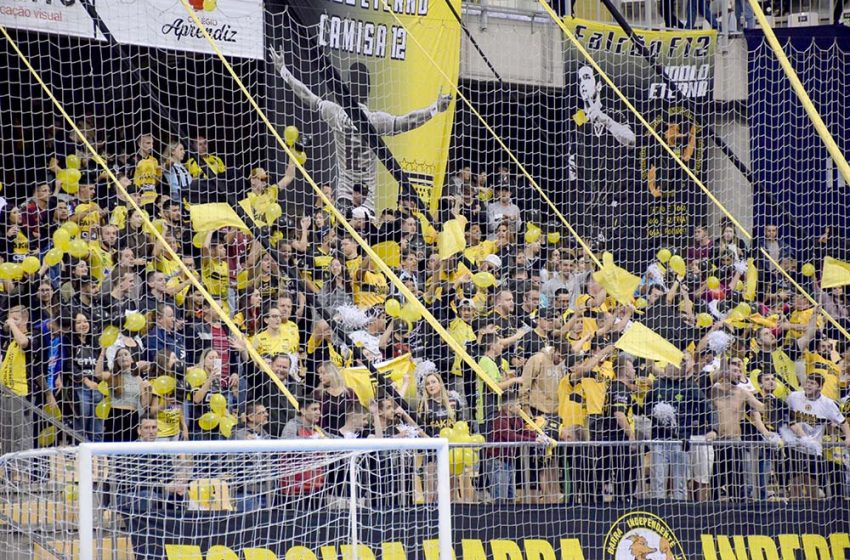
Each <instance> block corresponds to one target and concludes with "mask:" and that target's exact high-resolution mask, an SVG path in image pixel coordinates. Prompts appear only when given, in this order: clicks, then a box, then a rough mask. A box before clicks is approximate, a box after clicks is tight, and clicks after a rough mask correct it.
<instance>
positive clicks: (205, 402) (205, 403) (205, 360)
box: [184, 348, 238, 439]
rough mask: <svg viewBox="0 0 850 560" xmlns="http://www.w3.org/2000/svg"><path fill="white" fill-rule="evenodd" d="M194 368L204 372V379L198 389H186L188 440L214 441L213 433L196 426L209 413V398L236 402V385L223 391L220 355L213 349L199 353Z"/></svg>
mask: <svg viewBox="0 0 850 560" xmlns="http://www.w3.org/2000/svg"><path fill="white" fill-rule="evenodd" d="M195 367H196V368H199V369H202V370H203V371H204V374H205V375H206V379H205V380H204V382H203V383H202V384H201V385H200V386H199V387H198V388H195V389H193V388H187V391H186V401H185V413H184V416H185V418H186V423H187V425H188V427H189V437H190V439H216V435H215V433H214V432H212V431H205V430H203V429H202V428H201V427H200V425H198V419H199V418H200V417H201V416H203V415H204V414H205V413H207V412H210V406H209V404H210V398H211V397H212V396H213V395H215V394H218V393H221V394H223V395H224V396H225V398H227V401H228V405H230V404H231V403H233V402H236V399H237V397H238V384H233V385H231V387H230V390H229V391H226V390H223V387H222V383H221V354H219V352H218V350H215V349H213V348H207V349H206V350H204V351H203V352H202V353H201V359H200V361H199V362H198V364H197V365H196V366H195ZM228 408H230V407H228Z"/></svg>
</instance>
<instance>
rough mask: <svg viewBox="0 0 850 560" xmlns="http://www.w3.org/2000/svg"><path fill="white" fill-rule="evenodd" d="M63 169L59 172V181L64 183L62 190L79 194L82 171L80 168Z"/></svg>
mask: <svg viewBox="0 0 850 560" xmlns="http://www.w3.org/2000/svg"><path fill="white" fill-rule="evenodd" d="M62 171H64V173H62ZM62 171H60V172H59V176H58V177H59V182H60V183H62V190H63V191H65V192H66V193H68V194H77V192H78V191H79V190H80V178H81V177H82V173H80V170H79V169H63V170H62Z"/></svg>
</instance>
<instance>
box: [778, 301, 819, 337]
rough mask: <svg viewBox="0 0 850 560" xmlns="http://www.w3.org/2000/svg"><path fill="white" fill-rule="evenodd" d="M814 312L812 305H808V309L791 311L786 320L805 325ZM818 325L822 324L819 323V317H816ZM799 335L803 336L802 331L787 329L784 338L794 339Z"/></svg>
mask: <svg viewBox="0 0 850 560" xmlns="http://www.w3.org/2000/svg"><path fill="white" fill-rule="evenodd" d="M814 312H815V308H814V307H810V308H808V309H803V310H802V311H792V312H791V316H790V317H789V318H788V320H789V321H790V322H791V323H796V324H798V325H806V324H808V322H809V321H810V320H811V319H812V314H813V313H814ZM818 326H819V327H820V326H822V325H821V319H818ZM801 336H803V331H795V330H789V331H788V332H787V333H786V334H785V340H786V341H791V340H796V339H798V338H800V337H801Z"/></svg>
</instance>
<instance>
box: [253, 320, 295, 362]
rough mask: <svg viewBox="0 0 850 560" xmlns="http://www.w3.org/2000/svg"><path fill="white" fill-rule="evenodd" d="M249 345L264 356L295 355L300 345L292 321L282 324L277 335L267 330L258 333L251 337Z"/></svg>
mask: <svg viewBox="0 0 850 560" xmlns="http://www.w3.org/2000/svg"><path fill="white" fill-rule="evenodd" d="M251 343H252V344H253V345H254V348H256V349H257V352H259V353H260V354H263V355H265V356H274V355H275V354H294V353H297V352H298V346H299V344H300V336H299V334H298V325H296V324H295V323H294V322H292V321H287V322H285V323H282V324H281V325H280V332H279V333H278V334H277V335H273V334H272V333H270V332H269V331H268V330H264V331H260V332H258V333H257V334H255V335H254V336H252V337H251Z"/></svg>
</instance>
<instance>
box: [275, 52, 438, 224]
mask: <svg viewBox="0 0 850 560" xmlns="http://www.w3.org/2000/svg"><path fill="white" fill-rule="evenodd" d="M269 52H270V53H271V57H272V62H274V66H275V70H276V71H277V72H278V73H279V74H280V76H281V77H282V78H283V81H284V82H286V83H287V85H288V86H289V87H290V88H292V91H293V93H295V95H296V97H298V99H300V100H301V102H302V103H304V104H305V105H307V106H308V107H309V108H310V109H311V110H313V111H318V112H319V114H320V115H321V117H322V120H323V121H325V122H326V123H328V125H329V126H330V127H331V129H332V130H333V133H334V143H335V144H336V161H337V169H338V171H337V173H338V177H337V188H336V195H337V201H338V202H339V203H340V204H339V206H341V207H343V209H345V208H346V207H350V206H351V191H352V187H353V186H354V185H355V184H363V185H367V186H368V189H369V190H368V193H369V194H368V196H367V197H366V201H365V206H366V208H368V209H369V211H370V212H372V214H374V213H375V191H376V190H377V189H376V184H375V183H376V178H377V164H378V161H377V160H378V158H377V156H376V155H375V154H374V153H373V152H372V150H371V149H370V148H369V144H368V142H367V141H366V139H365V138H363V137H362V136H361V134H362V132H363V131H360V130H358V129H357V127H356V126H355V125H354V123H353V122H352V119H351V116H350V115H349V114H348V113H347V112H346V111H345V109H344V108H343V107H342V106H340V104H338V103H335V102H333V101H328V100H326V99H322V98H321V97H319V96H318V95H316V94H315V93H313V92H312V91H311V90H310V88H308V87H307V86H306V85H304V84H303V83H302V82H300V81H299V80H297V79H296V78H295V76H293V75H292V73H291V72H290V71H289V69H288V68H287V67H286V64H285V62H284V59H283V49H282V48H281V49H280V51H277V52H276V51H275V50H274V48H272V47H270V48H269ZM370 85H371V84H370V76H369V69H368V68H367V67H366V65H365V64H363V63H360V62H355V63H354V64H352V65H351V67H350V68H349V70H348V89H349V91H350V92H351V95H352V96H354V100H355V102H356V103H357V105H358V106H359V107H360V109H361V110H362V111H363V114H364V115H365V116H366V118H367V119H368V120H369V123H370V124H371V125H372V126H373V127H374V128H375V131H376V132H377V133H378V134H379V135H381V136H394V135H396V134H402V133H404V132H407V131H409V130H413V129H414V128H419V127H420V126H422V125H423V124H425V123H427V122H428V121H429V120H431V119H432V118H433V117H434V116H436V115H437V114H439V113H442V112H444V111H445V110H446V109H448V108H449V103H450V102H451V99H452V96H451V95H444V94H442V93H438V94H437V100H436V101H434V103H433V104H431V105H430V106H429V107H425V108H424V109H417V110H415V111H411V112H409V113H407V114H406V115H398V116H397V115H391V114H389V113H384V112H381V111H371V110H370V109H369V108H368V106H367V102H368V101H369V91H370Z"/></svg>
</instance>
